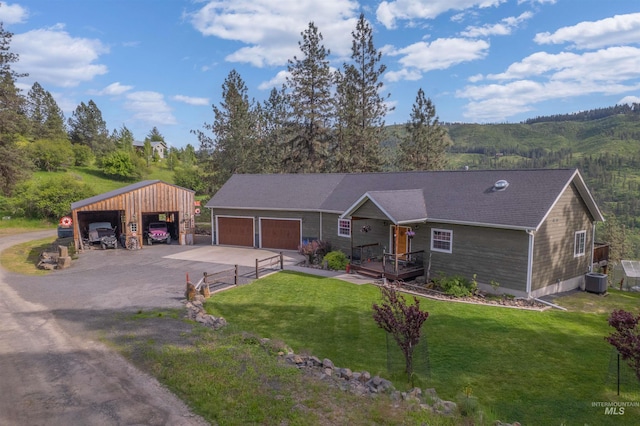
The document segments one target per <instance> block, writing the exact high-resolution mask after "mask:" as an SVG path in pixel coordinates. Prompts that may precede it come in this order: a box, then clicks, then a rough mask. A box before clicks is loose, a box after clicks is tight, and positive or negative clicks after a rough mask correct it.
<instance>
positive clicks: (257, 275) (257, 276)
mask: <svg viewBox="0 0 640 426" xmlns="http://www.w3.org/2000/svg"><path fill="white" fill-rule="evenodd" d="M258 278H260V274H259V272H258V259H256V280H257V279H258Z"/></svg>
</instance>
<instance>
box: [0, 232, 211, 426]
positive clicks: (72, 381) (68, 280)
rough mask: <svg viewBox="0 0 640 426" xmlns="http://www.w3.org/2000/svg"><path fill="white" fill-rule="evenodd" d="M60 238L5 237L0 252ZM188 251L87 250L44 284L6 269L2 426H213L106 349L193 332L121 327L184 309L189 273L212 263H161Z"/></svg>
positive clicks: (0, 343)
mask: <svg viewBox="0 0 640 426" xmlns="http://www.w3.org/2000/svg"><path fill="white" fill-rule="evenodd" d="M54 232H55V231H53V232H52V231H44V232H35V233H29V234H22V235H13V236H7V237H2V238H0V251H1V250H4V249H6V248H8V247H10V246H11V245H14V244H18V243H20V242H24V241H29V240H34V239H39V238H45V237H47V236H51V235H53V233H54ZM181 249H182V248H181V247H172V246H170V247H165V248H161V249H160V250H158V251H156V250H155V247H154V250H141V251H138V252H127V251H124V250H120V251H115V250H112V251H106V252H96V253H86V254H82V255H81V256H80V259H78V260H76V261H74V265H73V266H72V267H71V268H70V269H68V270H63V271H55V272H53V273H51V274H49V275H47V276H45V277H27V276H20V275H17V274H12V273H8V272H6V271H4V270H1V269H0V377H2V380H0V394H1V395H2V398H0V424H3V425H5V424H6V425H24V424H28V425H45V424H46V425H69V424H83V425H108V424H145V425H167V424H171V425H206V424H208V423H207V422H206V421H204V420H203V419H202V418H201V417H199V416H196V415H194V414H193V413H192V412H191V411H190V410H189V408H188V407H187V406H186V405H185V404H184V403H183V402H182V401H181V400H180V399H178V398H177V397H176V396H175V395H173V394H172V393H171V392H169V391H168V390H167V389H166V388H164V387H163V386H162V385H160V384H159V383H158V382H157V380H155V379H154V378H153V377H151V376H149V375H147V374H145V373H143V372H141V371H139V370H138V369H136V368H135V367H133V366H132V365H131V364H130V363H129V362H127V361H126V360H125V359H124V358H123V357H122V356H120V355H119V354H118V353H116V352H115V351H113V350H112V349H111V348H109V347H107V346H105V345H104V344H102V343H101V342H100V338H101V337H105V336H111V337H113V336H114V335H116V334H118V335H121V336H122V335H123V333H125V332H126V333H127V334H128V335H131V333H137V334H139V335H147V336H152V335H153V336H156V337H160V336H162V337H163V338H164V339H171V338H175V339H179V338H180V335H181V333H182V332H184V331H188V327H189V326H188V324H185V323H184V322H182V321H177V320H176V321H146V322H144V323H140V324H137V326H134V325H131V324H130V325H129V326H127V327H126V329H123V330H120V328H119V324H122V321H121V320H122V318H123V315H128V314H130V313H132V312H134V311H136V310H145V309H163V308H168V309H173V308H181V307H182V304H181V299H182V292H183V291H184V281H185V272H184V271H183V270H186V271H187V272H186V273H188V271H191V270H192V271H193V272H192V273H195V271H198V270H200V273H201V272H202V271H203V270H206V269H202V268H206V267H207V266H206V265H202V264H198V263H197V262H182V263H178V264H177V263H175V262H177V261H166V260H163V259H162V256H161V252H162V251H163V250H174V251H175V250H181ZM172 262H174V263H172ZM141 266H142V267H141ZM144 266H148V268H145V267H144ZM157 327H160V328H157ZM162 327H166V329H163V328H162ZM115 330H118V333H115ZM172 336H173V337H172Z"/></svg>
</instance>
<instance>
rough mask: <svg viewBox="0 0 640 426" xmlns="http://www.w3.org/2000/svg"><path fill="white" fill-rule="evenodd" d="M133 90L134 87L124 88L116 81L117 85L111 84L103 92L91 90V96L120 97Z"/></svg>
mask: <svg viewBox="0 0 640 426" xmlns="http://www.w3.org/2000/svg"><path fill="white" fill-rule="evenodd" d="M131 89H133V86H124V85H122V84H120V82H118V81H116V82H115V83H111V84H110V85H108V86H107V87H105V88H104V89H102V90H90V91H89V94H90V95H97V96H118V95H122V94H123V93H125V92H128V91H129V90H131Z"/></svg>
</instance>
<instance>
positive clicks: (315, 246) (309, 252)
mask: <svg viewBox="0 0 640 426" xmlns="http://www.w3.org/2000/svg"><path fill="white" fill-rule="evenodd" d="M329 251H331V243H329V242H328V241H321V240H313V241H305V242H304V243H302V245H300V246H299V247H298V253H300V254H301V255H303V256H306V257H307V258H308V259H309V263H315V261H316V260H317V258H318V257H323V256H325V255H326V254H327V253H328V252H329ZM343 269H344V268H343Z"/></svg>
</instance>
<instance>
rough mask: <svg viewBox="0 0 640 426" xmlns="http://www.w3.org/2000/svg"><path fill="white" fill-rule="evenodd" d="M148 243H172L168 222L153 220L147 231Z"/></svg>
mask: <svg viewBox="0 0 640 426" xmlns="http://www.w3.org/2000/svg"><path fill="white" fill-rule="evenodd" d="M146 238H147V244H149V245H152V244H153V243H167V244H171V234H169V229H168V227H167V222H151V223H150V224H149V227H148V228H147V232H146Z"/></svg>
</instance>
